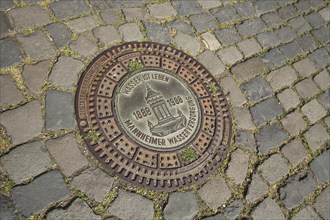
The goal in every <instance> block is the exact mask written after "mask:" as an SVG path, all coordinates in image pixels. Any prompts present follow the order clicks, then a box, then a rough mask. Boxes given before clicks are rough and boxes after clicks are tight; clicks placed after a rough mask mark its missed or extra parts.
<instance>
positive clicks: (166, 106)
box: [75, 42, 231, 191]
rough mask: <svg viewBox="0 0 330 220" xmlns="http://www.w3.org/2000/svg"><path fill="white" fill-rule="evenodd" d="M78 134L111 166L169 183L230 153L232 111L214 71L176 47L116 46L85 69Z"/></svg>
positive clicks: (206, 169)
mask: <svg viewBox="0 0 330 220" xmlns="http://www.w3.org/2000/svg"><path fill="white" fill-rule="evenodd" d="M75 108H76V115H77V120H78V125H79V128H80V132H81V134H82V135H83V136H84V140H85V143H86V144H87V146H88V149H89V150H90V151H91V152H92V154H93V155H94V156H95V157H96V158H97V159H98V160H99V161H100V162H101V163H102V164H103V165H104V167H105V168H106V169H107V170H109V171H110V172H111V173H114V174H116V175H118V176H120V177H121V178H122V179H123V180H124V181H126V182H129V183H132V184H133V185H136V186H140V187H145V188H148V189H154V190H157V191H171V190H174V189H177V188H179V187H183V186H189V185H192V184H195V183H197V182H200V181H201V180H203V179H205V178H206V177H207V176H208V175H210V174H211V173H212V172H213V171H215V170H216V169H217V168H218V167H219V165H220V163H221V161H223V159H224V158H225V156H226V153H227V150H228V146H229V143H230V139H231V116H230V112H229V107H228V104H227V102H226V98H225V96H224V94H223V92H222V91H221V89H220V87H219V85H218V84H217V82H216V81H215V79H214V78H213V77H212V76H211V74H210V73H209V72H208V70H207V69H205V68H204V67H203V66H202V65H201V64H200V63H199V62H197V61H196V60H195V59H194V58H192V57H190V56H189V55H187V54H185V53H184V52H182V51H180V50H177V49H174V48H172V47H169V46H166V45H162V44H158V43H150V42H130V43H125V44H123V45H120V46H115V47H112V48H110V49H108V50H106V51H104V52H103V53H102V54H100V55H99V56H98V57H96V58H95V59H94V60H93V62H92V63H91V64H90V65H89V66H88V67H87V69H86V71H85V72H84V73H83V74H82V76H81V78H80V81H79V85H78V89H77V93H76V100H75Z"/></svg>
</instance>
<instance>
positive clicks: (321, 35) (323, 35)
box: [312, 27, 330, 44]
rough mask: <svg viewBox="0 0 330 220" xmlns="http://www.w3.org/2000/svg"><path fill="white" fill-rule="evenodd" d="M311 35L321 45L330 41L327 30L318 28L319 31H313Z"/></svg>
mask: <svg viewBox="0 0 330 220" xmlns="http://www.w3.org/2000/svg"><path fill="white" fill-rule="evenodd" d="M312 34H313V35H314V36H315V37H316V39H317V40H318V41H319V42H320V43H321V44H325V43H327V42H329V40H330V37H329V35H330V33H329V29H328V28H325V27H320V28H319V29H316V30H313V31H312Z"/></svg>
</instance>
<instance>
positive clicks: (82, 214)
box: [47, 198, 101, 220]
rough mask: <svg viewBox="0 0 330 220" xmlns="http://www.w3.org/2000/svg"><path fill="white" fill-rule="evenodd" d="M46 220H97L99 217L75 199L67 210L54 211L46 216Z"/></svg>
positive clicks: (81, 201)
mask: <svg viewBox="0 0 330 220" xmlns="http://www.w3.org/2000/svg"><path fill="white" fill-rule="evenodd" d="M47 219H81V220H82V219H93V220H99V219H101V216H97V215H95V214H94V213H93V210H92V209H91V208H90V207H89V206H88V205H87V204H86V203H85V202H84V201H83V200H81V199H79V198H78V199H76V200H75V201H74V202H72V203H71V204H70V206H69V207H68V208H67V209H54V210H52V211H50V212H49V213H48V214H47Z"/></svg>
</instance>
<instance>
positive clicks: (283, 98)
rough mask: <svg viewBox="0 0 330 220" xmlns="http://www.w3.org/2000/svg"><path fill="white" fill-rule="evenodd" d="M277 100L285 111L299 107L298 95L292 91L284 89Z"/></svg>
mask: <svg viewBox="0 0 330 220" xmlns="http://www.w3.org/2000/svg"><path fill="white" fill-rule="evenodd" d="M277 98H278V100H279V101H280V103H281V104H282V106H283V108H284V109H285V111H288V110H290V109H292V108H295V107H297V106H298V105H299V103H300V100H299V97H298V95H297V94H296V93H295V91H293V90H292V89H286V90H284V91H283V92H281V93H279V94H278V95H277Z"/></svg>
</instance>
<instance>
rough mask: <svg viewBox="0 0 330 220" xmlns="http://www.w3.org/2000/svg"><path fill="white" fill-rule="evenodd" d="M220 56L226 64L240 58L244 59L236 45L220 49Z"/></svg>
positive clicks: (231, 63) (230, 63)
mask: <svg viewBox="0 0 330 220" xmlns="http://www.w3.org/2000/svg"><path fill="white" fill-rule="evenodd" d="M218 56H219V57H220V59H221V60H222V62H224V63H225V64H229V65H233V64H234V63H236V62H238V61H239V60H241V59H243V55H242V54H241V52H240V51H239V50H238V49H237V48H236V47H235V46H230V47H226V48H223V49H220V50H219V51H218Z"/></svg>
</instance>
